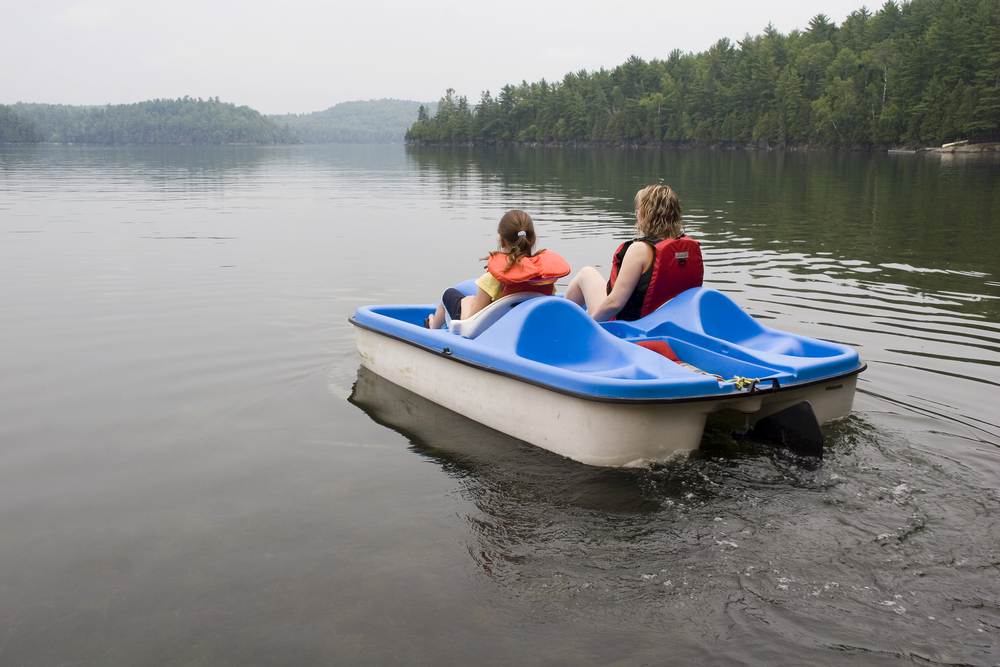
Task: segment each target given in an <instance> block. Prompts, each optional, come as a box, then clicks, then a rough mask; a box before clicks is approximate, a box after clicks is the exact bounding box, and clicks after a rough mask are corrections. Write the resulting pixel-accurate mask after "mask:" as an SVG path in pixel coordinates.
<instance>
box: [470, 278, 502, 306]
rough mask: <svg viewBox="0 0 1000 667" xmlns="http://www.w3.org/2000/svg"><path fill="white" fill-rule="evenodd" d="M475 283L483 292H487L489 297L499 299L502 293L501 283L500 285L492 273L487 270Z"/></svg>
mask: <svg viewBox="0 0 1000 667" xmlns="http://www.w3.org/2000/svg"><path fill="white" fill-rule="evenodd" d="M476 285H478V286H479V287H481V288H482V290H483V291H484V292H486V293H487V294H489V295H490V298H491V299H493V300H494V301H496V300H497V299H499V298H500V295H501V294H502V293H503V285H501V284H500V281H499V280H497V279H496V278H494V277H493V274H492V273H490V272H489V271H487V272H486V273H484V274H483V275H482V277H480V278H479V279H478V280H476Z"/></svg>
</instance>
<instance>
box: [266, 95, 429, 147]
mask: <svg viewBox="0 0 1000 667" xmlns="http://www.w3.org/2000/svg"><path fill="white" fill-rule="evenodd" d="M421 106H422V105H421V104H420V102H411V101H409V100H392V99H382V100H369V101H356V102H341V103H340V104H337V105H334V106H332V107H330V108H329V109H326V110H325V111H316V112H313V113H307V114H286V115H272V116H270V118H271V119H273V120H274V121H276V122H278V123H280V124H285V125H287V126H288V128H289V129H291V131H292V132H294V133H295V134H297V135H298V136H299V137H300V138H301V139H302V142H303V143H306V144H393V143H402V142H403V140H404V137H405V136H406V131H407V130H408V129H409V128H410V125H411V124H412V123H413V117H414V116H416V115H417V112H418V109H419V107H421ZM428 106H431V108H432V111H431V112H432V113H433V105H428ZM426 108H427V107H425V109H426Z"/></svg>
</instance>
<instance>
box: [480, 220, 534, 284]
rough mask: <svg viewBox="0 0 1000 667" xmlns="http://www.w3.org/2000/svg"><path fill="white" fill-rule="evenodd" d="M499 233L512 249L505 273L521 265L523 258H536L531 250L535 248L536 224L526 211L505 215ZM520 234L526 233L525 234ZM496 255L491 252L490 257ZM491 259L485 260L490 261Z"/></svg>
mask: <svg viewBox="0 0 1000 667" xmlns="http://www.w3.org/2000/svg"><path fill="white" fill-rule="evenodd" d="M497 232H498V233H499V234H500V237H501V238H502V239H503V240H504V242H506V244H507V247H508V248H510V250H509V251H508V252H507V266H506V267H505V268H504V272H507V271H510V268H511V267H512V266H514V265H515V264H519V263H520V262H521V258H522V257H533V256H534V255H533V254H532V252H531V249H532V248H533V247H535V223H534V222H532V221H531V216H530V215H528V214H527V213H525V212H524V211H518V210H513V211H507V212H506V213H504V214H503V217H502V218H500V224H499V225H497ZM518 232H524V234H519V233H518ZM538 252H542V251H541V250H539V251H538ZM495 254H497V253H495V252H491V253H490V254H489V257H492V256H493V255H495ZM535 254H537V253H535ZM489 257H484V258H483V259H489Z"/></svg>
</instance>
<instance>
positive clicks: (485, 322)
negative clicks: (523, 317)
mask: <svg viewBox="0 0 1000 667" xmlns="http://www.w3.org/2000/svg"><path fill="white" fill-rule="evenodd" d="M540 296H544V295H543V294H539V293H538V292H517V293H516V294H510V295H508V296H502V297H500V298H499V299H497V300H496V301H494V302H493V303H491V304H490V305H488V306H486V307H485V308H483V309H482V310H480V311H479V312H478V313H476V314H475V315H473V316H472V317H469V318H467V319H464V320H452V321H451V322H449V323H448V330H449V331H450V332H451V333H453V334H458V335H459V336H462V337H463V338H475V337H476V336H478V335H479V334H481V333H483V332H484V331H486V330H487V329H489V328H490V327H491V326H493V324H495V323H496V321H497V320H499V319H500V318H501V317H503V316H504V315H506V314H507V313H508V312H509V311H510V309H511V308H513V307H514V306H516V305H517V304H519V303H521V302H522V301H527V300H528V299H534V298H536V297H540Z"/></svg>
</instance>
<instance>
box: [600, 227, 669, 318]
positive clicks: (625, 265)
mask: <svg viewBox="0 0 1000 667" xmlns="http://www.w3.org/2000/svg"><path fill="white" fill-rule="evenodd" d="M652 261H653V250H652V248H650V247H649V245H647V244H646V243H644V242H642V241H636V242H635V243H633V244H632V245H630V246H629V247H628V250H627V251H625V259H624V260H622V268H621V269H620V270H619V271H618V278H617V279H616V280H615V286H614V287H613V288H612V289H611V294H609V295H608V296H607V298H606V299H604V301H602V302H601V303H600V304H599V305H598V306H597V307H596V308H594V309H593V310H590V309H588V311H587V312H589V313H590V315H591V317H593V318H594V319H595V320H597V321H598V322H604V321H606V320H609V319H611V318H612V317H614V316H615V315H617V314H618V311H620V310H621V309H622V308H624V307H625V304H626V303H628V300H629V297H631V296H632V292H634V291H635V286H636V285H638V284H639V277H640V276H642V272H643V271H645V270H646V269H647V268H649V265H650V264H651V263H652Z"/></svg>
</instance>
